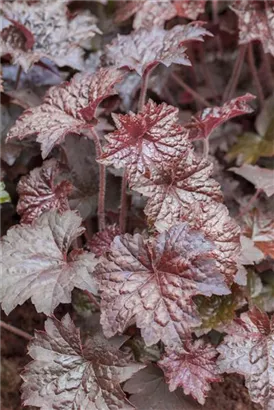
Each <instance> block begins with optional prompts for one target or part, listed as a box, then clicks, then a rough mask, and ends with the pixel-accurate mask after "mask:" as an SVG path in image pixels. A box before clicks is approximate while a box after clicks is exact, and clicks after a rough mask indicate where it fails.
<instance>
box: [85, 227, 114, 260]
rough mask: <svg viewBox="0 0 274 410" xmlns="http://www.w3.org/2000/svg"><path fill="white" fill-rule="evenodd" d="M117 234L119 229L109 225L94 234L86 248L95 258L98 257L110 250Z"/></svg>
mask: <svg viewBox="0 0 274 410" xmlns="http://www.w3.org/2000/svg"><path fill="white" fill-rule="evenodd" d="M119 234H120V229H119V227H118V226H117V225H109V226H107V227H106V229H104V230H103V231H101V232H97V233H95V234H94V235H93V236H92V238H91V239H90V240H89V241H88V246H89V248H90V250H91V251H92V252H93V253H94V254H95V255H96V256H98V257H100V256H102V255H104V254H105V253H106V252H108V251H109V250H110V245H111V243H112V241H113V239H114V238H115V236H117V235H119Z"/></svg>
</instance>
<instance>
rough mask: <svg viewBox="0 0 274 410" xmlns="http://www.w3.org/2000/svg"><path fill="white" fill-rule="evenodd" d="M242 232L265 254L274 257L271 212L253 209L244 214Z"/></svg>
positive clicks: (273, 226) (273, 223)
mask: <svg viewBox="0 0 274 410" xmlns="http://www.w3.org/2000/svg"><path fill="white" fill-rule="evenodd" d="M243 219H244V226H243V233H244V234H245V235H246V236H248V237H249V238H251V239H252V241H253V243H254V245H255V246H256V247H257V248H259V249H260V250H261V251H262V252H263V253H264V255H265V257H267V256H270V257H271V258H272V259H274V220H273V213H272V212H269V213H263V212H261V211H260V210H259V209H254V210H252V211H251V212H249V213H248V214H247V215H245V216H244V218H243Z"/></svg>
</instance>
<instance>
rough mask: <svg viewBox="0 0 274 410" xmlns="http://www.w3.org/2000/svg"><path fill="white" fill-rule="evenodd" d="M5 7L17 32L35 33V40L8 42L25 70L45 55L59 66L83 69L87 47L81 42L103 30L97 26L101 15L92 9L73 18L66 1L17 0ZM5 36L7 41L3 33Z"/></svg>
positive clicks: (6, 14)
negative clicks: (24, 0) (37, 0)
mask: <svg viewBox="0 0 274 410" xmlns="http://www.w3.org/2000/svg"><path fill="white" fill-rule="evenodd" d="M2 8H3V13H4V16H5V17H6V18H7V19H8V20H9V21H10V22H12V23H13V24H14V26H15V27H16V29H17V32H18V31H22V32H23V35H24V36H25V38H26V37H27V40H28V38H29V37H30V36H31V40H32V41H31V44H29V43H30V41H29V42H28V43H26V41H25V42H22V41H21V42H20V41H19V42H18V41H17V42H16V41H14V40H13V42H12V43H11V42H10V41H8V42H6V44H7V45H9V51H10V54H11V55H12V57H13V61H14V63H20V64H21V65H22V67H23V68H24V70H28V69H29V68H30V67H31V65H32V64H33V63H34V62H35V61H39V60H40V59H41V58H43V57H47V58H48V59H50V60H52V61H54V62H55V63H56V64H57V65H58V66H61V67H62V66H65V65H68V66H71V67H73V68H76V69H78V70H81V69H83V66H84V64H83V55H84V50H83V49H82V47H81V46H80V43H81V42H82V41H83V40H86V39H91V38H92V37H94V36H95V34H96V33H101V32H100V30H99V29H98V27H97V26H96V21H97V19H96V18H95V17H94V16H93V15H91V14H89V12H85V13H82V14H78V15H76V16H74V17H73V18H72V16H71V17H70V18H69V16H68V10H67V7H66V2H61V1H45V2H41V1H40V2H36V3H32V4H31V5H30V4H28V3H27V2H21V1H17V0H16V1H13V2H5V3H4V5H3V6H2ZM19 29H20V30H19ZM17 35H18V34H17ZM2 40H4V41H5V38H3V35H2ZM12 47H13V48H12Z"/></svg>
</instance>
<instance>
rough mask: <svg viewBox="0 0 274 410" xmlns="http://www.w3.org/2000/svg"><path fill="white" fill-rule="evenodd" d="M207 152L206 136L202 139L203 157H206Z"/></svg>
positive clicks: (207, 142)
mask: <svg viewBox="0 0 274 410" xmlns="http://www.w3.org/2000/svg"><path fill="white" fill-rule="evenodd" d="M208 153H209V141H208V137H207V138H204V139H203V156H204V157H205V158H207V157H208Z"/></svg>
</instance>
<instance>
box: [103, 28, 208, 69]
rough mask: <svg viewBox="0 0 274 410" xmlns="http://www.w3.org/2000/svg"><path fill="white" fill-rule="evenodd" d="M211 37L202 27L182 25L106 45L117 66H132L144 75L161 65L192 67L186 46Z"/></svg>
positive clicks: (139, 32)
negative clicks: (205, 37)
mask: <svg viewBox="0 0 274 410" xmlns="http://www.w3.org/2000/svg"><path fill="white" fill-rule="evenodd" d="M205 35H211V33H209V31H207V30H206V29H204V28H203V27H202V26H201V25H200V24H192V23H190V24H188V25H185V26H183V25H180V26H179V25H178V26H175V27H173V28H172V29H171V30H164V29H162V28H159V27H153V28H152V29H151V30H146V29H139V30H137V31H134V32H132V33H131V34H129V35H120V34H118V37H117V38H116V39H114V40H113V41H112V43H111V44H109V45H107V46H106V57H107V60H108V62H109V63H111V64H114V65H115V66H116V67H128V68H130V69H131V70H135V71H136V72H137V73H138V74H139V75H142V74H143V73H144V71H145V70H148V69H150V68H152V67H154V66H156V65H157V64H158V63H162V64H164V65H165V66H166V67H169V66H170V65H171V64H172V63H176V64H183V65H191V63H190V60H189V58H188V57H187V55H186V49H187V47H186V46H185V43H186V42H189V41H194V40H195V41H203V37H204V36H205Z"/></svg>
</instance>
